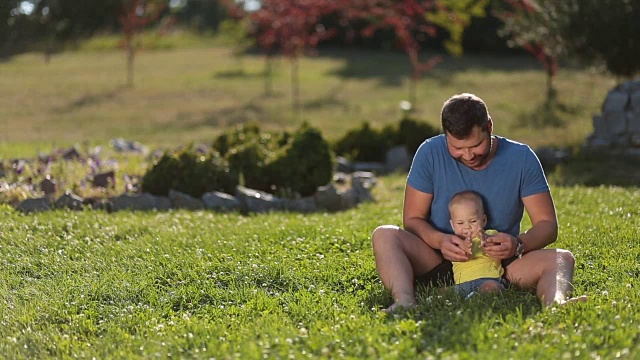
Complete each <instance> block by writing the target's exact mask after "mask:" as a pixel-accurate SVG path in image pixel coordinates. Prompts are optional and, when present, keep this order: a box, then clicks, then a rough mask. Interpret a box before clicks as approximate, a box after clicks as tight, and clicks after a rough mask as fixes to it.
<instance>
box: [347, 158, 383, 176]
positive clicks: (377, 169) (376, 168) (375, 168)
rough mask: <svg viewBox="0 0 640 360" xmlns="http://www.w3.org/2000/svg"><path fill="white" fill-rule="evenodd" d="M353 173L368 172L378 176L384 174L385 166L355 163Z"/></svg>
mask: <svg viewBox="0 0 640 360" xmlns="http://www.w3.org/2000/svg"><path fill="white" fill-rule="evenodd" d="M353 171H368V172H374V173H376V174H384V171H385V166H384V164H383V163H381V162H373V161H370V162H367V161H358V162H355V163H353Z"/></svg>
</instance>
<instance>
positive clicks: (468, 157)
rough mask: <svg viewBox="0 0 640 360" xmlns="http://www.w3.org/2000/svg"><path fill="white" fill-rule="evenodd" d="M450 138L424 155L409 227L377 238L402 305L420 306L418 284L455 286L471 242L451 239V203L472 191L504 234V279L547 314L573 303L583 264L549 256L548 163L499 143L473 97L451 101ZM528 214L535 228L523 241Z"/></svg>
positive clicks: (411, 188) (424, 148)
mask: <svg viewBox="0 0 640 360" xmlns="http://www.w3.org/2000/svg"><path fill="white" fill-rule="evenodd" d="M441 120H442V128H443V130H444V134H443V135H438V136H435V137H433V138H430V139H427V140H426V141H425V142H424V143H423V144H422V145H421V146H420V148H419V149H418V151H417V153H416V155H415V157H414V159H413V164H412V165H411V170H410V171H409V176H408V178H407V185H406V188H405V198H404V211H403V223H404V229H401V228H398V227H397V226H389V225H387V226H380V227H378V228H376V229H375V231H374V232H373V235H372V242H373V252H374V255H375V259H376V267H377V269H378V273H379V275H380V279H381V280H382V282H383V284H384V285H385V287H387V288H388V289H389V290H391V294H392V296H393V299H394V303H393V304H392V305H391V306H390V307H389V308H388V309H387V311H393V310H395V309H396V308H398V307H411V306H414V305H415V292H414V285H415V284H414V282H415V281H426V282H429V283H433V282H434V281H444V282H449V281H450V279H451V274H450V273H451V261H466V260H468V259H469V255H468V254H467V252H466V251H465V250H464V239H461V238H459V237H457V236H455V235H453V234H450V233H449V232H450V228H449V213H448V207H447V206H448V202H449V200H450V199H451V197H452V196H453V195H454V194H456V193H458V192H460V191H464V190H471V191H475V192H477V193H479V194H480V195H481V196H482V198H483V200H484V202H485V205H486V210H487V216H488V224H487V227H488V228H491V229H496V230H498V234H497V235H495V236H493V237H492V238H491V240H492V241H491V243H490V244H488V245H487V247H486V248H485V252H486V254H487V255H488V256H490V257H493V258H495V259H500V260H501V261H502V266H503V267H504V269H505V274H504V277H505V278H506V279H507V280H508V281H509V282H511V283H513V284H515V285H517V286H519V287H521V288H524V289H533V288H535V289H536V292H537V296H538V298H540V301H541V302H542V304H543V306H548V305H552V304H554V303H560V304H562V303H565V302H568V301H575V300H579V301H583V300H585V299H586V298H584V297H581V298H577V299H569V298H568V295H569V292H570V291H571V290H572V281H573V272H574V266H575V259H574V257H573V255H572V254H571V253H570V252H569V251H566V250H561V249H543V248H544V247H545V246H547V245H549V244H551V243H553V242H554V241H555V240H556V238H557V235H558V221H557V218H556V211H555V206H554V204H553V199H552V197H551V193H550V191H549V185H548V183H547V180H546V178H545V175H544V172H543V170H542V167H541V166H540V162H539V161H538V159H537V157H536V156H535V154H534V152H533V151H532V150H531V149H530V148H529V147H528V146H526V145H524V144H520V143H517V142H514V141H511V140H508V139H506V138H503V137H499V136H495V135H493V120H492V119H491V116H490V115H489V112H488V110H487V107H486V105H485V103H484V101H483V100H482V99H480V98H479V97H477V96H475V95H473V94H460V95H455V96H453V97H451V98H450V99H448V100H447V101H446V102H445V104H444V106H443V108H442V114H441ZM524 209H526V210H527V213H528V214H529V217H530V219H531V224H532V226H531V228H530V229H528V230H527V231H526V232H524V233H520V221H521V220H522V216H523V214H524Z"/></svg>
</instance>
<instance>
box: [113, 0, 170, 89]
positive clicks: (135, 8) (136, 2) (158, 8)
mask: <svg viewBox="0 0 640 360" xmlns="http://www.w3.org/2000/svg"><path fill="white" fill-rule="evenodd" d="M165 7H166V3H162V2H154V1H148V0H125V1H124V3H123V8H122V14H121V15H120V16H119V17H118V21H120V25H121V26H122V33H123V44H122V45H123V47H124V49H125V51H126V52H127V86H129V87H133V62H134V60H135V55H136V43H135V41H136V35H137V34H138V33H139V32H140V31H142V29H144V27H145V26H147V25H148V24H149V23H150V22H152V21H154V20H156V19H157V18H158V17H159V16H160V14H161V12H162V10H163V9H164V8H165Z"/></svg>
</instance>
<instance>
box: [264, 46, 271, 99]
mask: <svg viewBox="0 0 640 360" xmlns="http://www.w3.org/2000/svg"><path fill="white" fill-rule="evenodd" d="M264 95H265V96H271V95H273V59H272V58H271V54H267V56H266V58H265V61H264Z"/></svg>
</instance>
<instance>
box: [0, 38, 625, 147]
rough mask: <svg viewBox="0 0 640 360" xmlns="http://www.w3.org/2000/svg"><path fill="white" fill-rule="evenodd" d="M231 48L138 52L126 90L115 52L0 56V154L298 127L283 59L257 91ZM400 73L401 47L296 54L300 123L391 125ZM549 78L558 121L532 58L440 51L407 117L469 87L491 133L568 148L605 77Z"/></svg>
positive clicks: (255, 68)
mask: <svg viewBox="0 0 640 360" xmlns="http://www.w3.org/2000/svg"><path fill="white" fill-rule="evenodd" d="M100 39H102V38H99V39H98V40H95V41H106V40H105V39H102V40H100ZM231 53H232V52H231V49H229V48H225V47H191V48H180V49H170V50H141V51H140V52H139V53H138V54H137V57H136V63H135V69H136V70H135V79H134V82H135V87H134V88H125V87H124V84H125V82H126V66H125V55H124V52H123V51H119V50H105V51H99V52H92V51H80V52H65V53H61V54H58V55H55V56H54V57H53V58H52V60H51V62H50V63H49V64H45V63H44V60H43V56H42V55H41V54H37V53H30V54H24V55H20V56H16V57H13V58H11V59H9V60H8V61H7V62H4V63H0V78H1V79H2V83H1V86H0V108H2V109H3V116H2V117H1V118H0V151H1V152H0V157H10V156H32V154H33V153H35V152H36V151H37V150H38V149H40V150H42V149H43V148H44V149H46V147H52V146H63V145H72V144H74V143H82V142H84V141H87V140H88V141H93V142H102V143H106V142H107V141H108V140H109V139H111V138H114V137H124V138H127V139H130V140H136V141H141V142H143V143H145V144H148V145H151V146H175V145H180V144H185V143H190V142H209V141H211V140H212V138H213V137H214V136H215V135H216V134H219V133H220V131H222V130H223V129H225V128H227V127H229V126H235V125H237V124H239V123H243V122H246V121H251V120H254V121H259V122H260V123H261V124H262V125H263V127H264V128H266V129H282V128H289V129H293V128H297V127H298V126H299V124H300V122H301V121H302V120H300V119H295V118H293V117H292V112H291V98H290V89H291V86H290V66H289V62H288V61H287V60H286V59H277V60H276V62H275V67H274V77H273V88H274V95H272V96H265V93H264V92H265V91H264V79H263V70H264V58H263V56H261V55H260V54H248V55H245V56H244V57H243V59H242V61H241V62H239V61H238V59H237V58H235V57H233V56H232V54H231ZM408 74H409V65H408V62H407V59H406V56H405V55H404V54H402V53H390V52H386V53H385V52H373V51H364V50H353V51H351V50H332V49H320V51H319V56H316V57H307V58H304V59H302V60H301V62H300V77H301V97H302V103H303V105H304V109H303V119H304V120H306V121H308V122H310V123H311V124H312V125H314V126H317V127H319V128H320V129H321V130H322V132H323V135H324V136H325V137H327V138H328V139H336V138H338V137H340V136H342V135H344V133H345V132H346V131H347V130H349V129H352V128H354V127H356V126H358V125H359V124H360V123H361V122H363V121H368V122H370V123H371V124H373V125H374V126H379V127H382V126H383V125H385V124H390V123H394V122H396V121H398V119H399V118H400V109H399V102H400V101H401V100H404V99H407V97H408ZM555 84H556V87H557V89H558V103H559V104H560V105H561V108H559V109H557V110H556V111H555V112H554V114H555V115H554V116H555V117H556V118H557V119H556V120H558V122H559V124H556V125H545V124H544V123H543V124H541V123H540V121H544V118H542V119H541V117H544V116H543V115H542V114H541V110H540V109H542V108H543V106H544V102H545V75H544V72H543V71H542V69H541V68H540V66H539V65H538V64H537V63H536V62H535V60H534V59H532V58H529V57H526V56H520V57H514V56H495V57H488V56H483V55H471V54H469V55H466V56H464V57H462V58H447V59H446V60H445V61H444V63H442V64H441V65H439V66H438V67H436V68H435V69H434V70H433V71H432V72H430V73H428V74H426V75H425V77H424V78H423V79H422V80H421V81H420V83H419V88H418V103H417V104H415V107H416V116H417V117H418V118H420V119H422V120H424V121H427V122H429V123H431V124H433V125H436V126H437V125H438V124H439V112H440V108H441V105H442V103H443V101H444V100H446V99H447V98H448V97H449V96H450V95H452V94H454V93H460V92H464V91H469V92H474V93H477V94H478V95H480V96H482V97H483V98H484V99H485V100H486V101H487V103H488V105H489V108H490V111H491V114H492V116H493V118H494V120H495V129H496V132H497V133H498V134H500V135H506V136H509V137H512V138H514V139H516V140H520V141H524V142H527V143H529V144H531V145H532V146H534V147H535V146H541V145H556V146H562V145H570V146H573V145H578V144H580V143H581V142H582V141H583V140H584V138H585V137H586V136H587V135H589V134H590V133H591V131H592V126H591V117H592V115H593V114H594V113H598V112H599V111H600V105H601V104H602V101H603V99H604V97H605V95H606V92H607V91H608V90H609V89H610V88H611V87H612V86H613V84H614V81H613V79H610V78H607V77H605V76H602V75H596V74H593V73H591V72H589V71H587V70H583V69H576V68H566V69H561V71H560V72H559V74H558V76H557V79H556V80H555ZM43 144H44V145H45V146H43Z"/></svg>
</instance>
